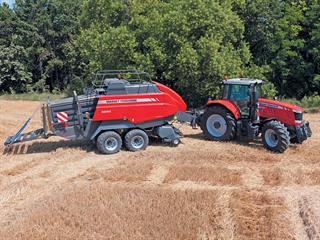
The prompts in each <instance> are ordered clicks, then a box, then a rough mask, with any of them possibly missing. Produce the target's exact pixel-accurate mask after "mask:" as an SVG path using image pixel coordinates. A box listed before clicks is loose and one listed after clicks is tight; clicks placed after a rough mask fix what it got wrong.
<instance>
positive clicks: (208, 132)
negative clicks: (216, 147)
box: [200, 106, 236, 141]
mask: <svg viewBox="0 0 320 240" xmlns="http://www.w3.org/2000/svg"><path fill="white" fill-rule="evenodd" d="M213 115H215V116H221V117H222V118H223V119H224V121H225V127H226V129H225V131H224V132H223V133H222V134H221V135H220V134H218V135H213V134H212V131H213V130H212V129H210V126H209V125H210V123H209V122H208V121H211V120H208V119H211V116H213ZM200 127H201V129H202V131H203V133H204V136H205V138H206V139H209V140H214V141H230V140H233V139H234V137H235V135H236V121H235V119H234V116H233V115H232V113H231V112H229V111H228V110H227V109H226V108H224V107H222V106H212V107H209V108H208V109H207V110H206V111H205V112H204V114H203V115H202V117H201V125H200ZM220 127H221V125H220ZM220 127H219V126H218V128H216V126H215V125H214V126H213V128H215V129H220Z"/></svg>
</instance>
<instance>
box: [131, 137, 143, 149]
mask: <svg viewBox="0 0 320 240" xmlns="http://www.w3.org/2000/svg"><path fill="white" fill-rule="evenodd" d="M131 145H132V147H133V148H135V149H140V148H142V147H143V145H144V138H143V137H142V136H134V137H133V138H132V139H131Z"/></svg>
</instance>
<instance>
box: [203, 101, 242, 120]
mask: <svg viewBox="0 0 320 240" xmlns="http://www.w3.org/2000/svg"><path fill="white" fill-rule="evenodd" d="M214 104H218V105H221V106H223V107H225V108H226V109H228V110H229V111H230V112H231V113H232V114H233V116H234V117H235V119H239V118H240V111H239V109H238V107H237V106H236V105H235V104H234V103H233V102H232V101H230V100H227V99H221V100H209V101H208V102H207V106H210V105H214Z"/></svg>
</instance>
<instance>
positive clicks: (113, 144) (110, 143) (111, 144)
mask: <svg viewBox="0 0 320 240" xmlns="http://www.w3.org/2000/svg"><path fill="white" fill-rule="evenodd" d="M104 145H105V147H106V149H107V150H108V151H114V150H116V149H117V147H118V141H117V139H116V138H115V137H109V138H107V139H106V141H105V142H104Z"/></svg>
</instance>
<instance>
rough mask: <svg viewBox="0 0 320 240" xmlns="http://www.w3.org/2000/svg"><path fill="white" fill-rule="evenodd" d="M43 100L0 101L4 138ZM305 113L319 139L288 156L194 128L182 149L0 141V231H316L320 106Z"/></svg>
mask: <svg viewBox="0 0 320 240" xmlns="http://www.w3.org/2000/svg"><path fill="white" fill-rule="evenodd" d="M38 104H39V103H37V102H28V101H24V102H19V101H17V102H14V101H0V122H1V123H2V124H1V125H0V142H2V141H3V140H4V139H5V137H7V136H8V135H10V134H13V133H15V131H16V130H17V128H18V127H19V126H20V125H21V124H22V123H23V122H24V119H26V118H27V117H28V115H30V114H31V112H32V111H33V109H34V108H35V107H36V106H37V105H38ZM306 118H308V120H310V122H311V127H312V130H313V132H314V135H313V137H312V138H311V139H309V140H308V141H307V142H305V143H304V144H302V145H292V146H291V147H290V148H289V150H288V151H287V152H286V153H285V154H274V153H271V152H269V151H266V150H265V149H264V148H263V146H262V144H261V142H259V141H257V142H254V143H250V144H243V143H237V142H232V143H217V142H209V141H205V140H204V139H203V138H202V135H201V132H200V130H192V129H191V128H189V127H182V131H183V133H184V134H185V135H186V137H185V138H184V139H183V144H181V145H179V147H177V148H171V147H169V146H166V145H165V144H158V143H151V145H150V146H149V147H148V149H147V150H146V151H143V152H137V153H131V152H127V151H121V152H120V153H119V154H116V155H112V156H104V155H100V154H97V153H96V151H95V147H93V146H92V145H90V143H88V142H82V141H65V140H62V139H60V138H58V137H53V138H50V139H48V140H41V141H36V142H31V143H29V144H23V145H18V146H17V147H15V148H13V149H11V150H10V151H8V150H6V149H4V147H3V146H2V145H0V152H3V154H2V155H0V239H13V240H14V239H32V240H33V239H130V240H131V239H133V240H134V239H299V240H300V239H302V240H309V239H319V236H320V232H319V231H320V229H319V224H320V221H319V219H320V204H319V202H320V186H319V185H320V177H319V176H320V168H319V163H320V148H319V146H320V114H307V115H306ZM39 123H40V119H39V118H36V119H35V120H34V121H33V122H31V125H30V127H29V129H28V130H31V129H36V128H38V127H39Z"/></svg>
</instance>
